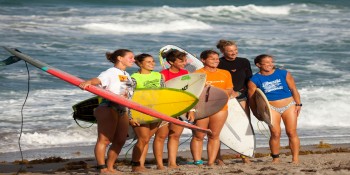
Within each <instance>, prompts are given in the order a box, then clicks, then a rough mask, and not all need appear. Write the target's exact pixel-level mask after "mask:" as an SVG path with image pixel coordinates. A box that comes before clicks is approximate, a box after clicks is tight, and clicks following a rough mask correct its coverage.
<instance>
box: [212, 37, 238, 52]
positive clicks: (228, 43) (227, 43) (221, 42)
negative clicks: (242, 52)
mask: <svg viewBox="0 0 350 175" xmlns="http://www.w3.org/2000/svg"><path fill="white" fill-rule="evenodd" d="M226 46H236V47H237V44H236V42H235V41H233V40H231V41H230V40H224V39H221V40H219V41H218V43H217V44H216V48H218V49H220V51H222V50H224V48H225V47H226Z"/></svg>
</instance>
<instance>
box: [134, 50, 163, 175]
mask: <svg viewBox="0 0 350 175" xmlns="http://www.w3.org/2000/svg"><path fill="white" fill-rule="evenodd" d="M135 61H136V65H137V66H139V67H140V69H139V71H138V72H136V73H134V74H132V75H131V77H132V78H134V79H135V80H136V89H140V88H159V87H164V83H163V77H162V75H161V74H160V73H159V72H154V71H153V69H154V66H155V62H154V59H153V57H152V56H151V55H149V54H145V53H143V54H140V55H137V56H135ZM129 123H130V125H131V126H132V127H133V129H134V132H135V134H136V136H137V138H138V140H137V143H136V144H135V146H134V149H133V152H132V160H131V165H132V171H133V172H144V171H146V170H147V169H146V168H145V166H144V164H145V159H146V156H147V151H148V142H149V140H150V139H151V137H152V136H153V135H154V133H155V132H156V131H157V129H158V126H159V122H156V123H149V124H140V123H139V122H138V121H137V120H135V119H130V122H129Z"/></svg>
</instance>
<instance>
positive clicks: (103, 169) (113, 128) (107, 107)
mask: <svg viewBox="0 0 350 175" xmlns="http://www.w3.org/2000/svg"><path fill="white" fill-rule="evenodd" d="M106 57H107V59H108V60H109V61H110V62H112V63H113V64H114V66H113V67H111V68H109V69H107V70H106V71H104V72H102V73H101V74H100V75H99V76H98V77H96V78H92V79H90V80H87V81H85V82H82V83H81V84H80V85H79V87H80V88H82V89H85V88H86V87H88V86H90V85H94V86H95V85H98V86H101V87H102V88H104V89H106V90H109V91H111V92H113V93H115V94H118V95H121V96H124V97H125V98H131V96H132V94H133V89H134V87H133V86H134V82H133V80H132V79H131V77H130V75H129V74H128V73H127V72H126V71H125V70H126V68H127V67H131V66H132V65H133V64H134V62H135V60H134V54H133V53H132V52H131V51H130V50H127V49H119V50H116V51H114V52H113V53H110V52H107V53H106ZM94 116H95V117H96V120H97V135H98V136H97V142H96V145H95V157H96V161H97V166H96V167H97V169H98V170H99V172H100V173H105V174H112V173H113V174H117V173H121V172H119V171H117V170H116V169H114V167H113V165H114V163H115V161H116V160H117V158H118V155H119V153H120V151H121V149H122V147H123V145H124V143H125V141H126V137H127V134H128V127H129V116H128V109H127V108H126V107H124V106H122V105H120V104H116V103H113V102H111V101H109V100H106V99H103V101H102V102H101V103H100V105H99V106H98V107H97V108H96V109H95V112H94ZM110 143H111V145H110V146H109V150H108V153H107V161H106V160H105V154H106V149H107V147H108V145H109V144H110Z"/></svg>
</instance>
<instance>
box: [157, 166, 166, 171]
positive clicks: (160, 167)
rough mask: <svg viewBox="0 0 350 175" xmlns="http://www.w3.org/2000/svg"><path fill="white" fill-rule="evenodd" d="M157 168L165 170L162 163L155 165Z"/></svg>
mask: <svg viewBox="0 0 350 175" xmlns="http://www.w3.org/2000/svg"><path fill="white" fill-rule="evenodd" d="M157 170H165V167H164V166H163V165H157Z"/></svg>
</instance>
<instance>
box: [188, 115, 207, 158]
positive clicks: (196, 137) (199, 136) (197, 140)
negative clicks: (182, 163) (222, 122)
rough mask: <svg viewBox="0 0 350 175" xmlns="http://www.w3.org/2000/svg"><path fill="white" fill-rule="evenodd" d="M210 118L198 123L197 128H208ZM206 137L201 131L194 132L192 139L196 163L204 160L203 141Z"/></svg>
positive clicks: (192, 150)
mask: <svg viewBox="0 0 350 175" xmlns="http://www.w3.org/2000/svg"><path fill="white" fill-rule="evenodd" d="M208 124H209V117H207V118H204V119H200V120H197V121H196V126H199V127H201V128H208ZM205 136H206V134H205V133H203V132H199V131H193V137H192V139H191V153H192V157H193V160H194V161H198V160H202V152H203V139H204V137H205Z"/></svg>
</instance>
